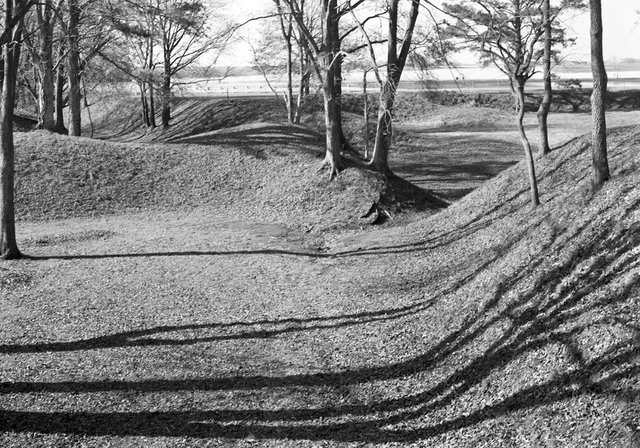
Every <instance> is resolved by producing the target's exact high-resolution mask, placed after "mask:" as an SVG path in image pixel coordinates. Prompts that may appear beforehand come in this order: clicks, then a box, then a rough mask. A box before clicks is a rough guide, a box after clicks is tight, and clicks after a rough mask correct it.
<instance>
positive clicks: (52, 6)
mask: <svg viewBox="0 0 640 448" xmlns="http://www.w3.org/2000/svg"><path fill="white" fill-rule="evenodd" d="M61 3H62V0H42V1H40V2H37V3H36V5H35V8H34V14H33V16H32V17H31V20H30V21H29V23H30V24H31V25H32V29H31V30H29V31H30V32H28V33H26V34H25V43H26V46H27V48H28V49H29V52H30V54H31V59H32V61H33V63H34V66H35V68H36V70H37V75H38V76H37V80H36V83H37V89H38V124H39V125H40V126H41V127H42V128H43V129H47V130H50V131H53V130H55V125H56V122H55V118H54V113H55V85H54V84H55V81H54V45H53V44H54V28H55V24H56V15H57V14H58V13H59V10H60V6H61ZM33 37H35V40H34V39H33Z"/></svg>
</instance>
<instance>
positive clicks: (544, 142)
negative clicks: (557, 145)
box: [537, 0, 553, 154]
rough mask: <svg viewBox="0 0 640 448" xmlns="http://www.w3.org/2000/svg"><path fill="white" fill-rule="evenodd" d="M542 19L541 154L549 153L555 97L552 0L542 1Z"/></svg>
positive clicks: (539, 115)
mask: <svg viewBox="0 0 640 448" xmlns="http://www.w3.org/2000/svg"><path fill="white" fill-rule="evenodd" d="M542 21H543V24H544V55H543V56H542V77H543V82H544V95H543V97H542V102H541V103H540V108H539V109H538V114H537V115H538V129H539V131H540V154H549V153H550V152H551V147H550V146H549V128H548V124H547V119H548V117H549V109H550V108H551V101H552V99H553V88H552V86H551V15H550V0H543V2H542Z"/></svg>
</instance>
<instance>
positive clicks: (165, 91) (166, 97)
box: [162, 62, 171, 128]
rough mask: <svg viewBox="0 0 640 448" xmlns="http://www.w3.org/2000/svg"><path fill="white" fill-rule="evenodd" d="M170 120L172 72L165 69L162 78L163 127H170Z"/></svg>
mask: <svg viewBox="0 0 640 448" xmlns="http://www.w3.org/2000/svg"><path fill="white" fill-rule="evenodd" d="M165 64H166V62H165ZM170 120H171V74H170V73H167V72H166V71H165V74H164V76H163V78H162V127H163V128H168V127H169V121H170Z"/></svg>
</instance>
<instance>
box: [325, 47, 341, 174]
mask: <svg viewBox="0 0 640 448" xmlns="http://www.w3.org/2000/svg"><path fill="white" fill-rule="evenodd" d="M329 57H330V56H329ZM334 81H335V78H334V76H333V70H332V69H330V72H329V73H327V75H326V76H325V79H324V82H323V94H324V121H325V127H326V142H327V149H326V152H325V157H324V160H323V162H322V165H321V166H320V168H321V169H322V168H323V167H327V168H328V169H329V178H333V177H334V176H335V175H337V174H338V172H339V170H340V169H341V168H342V158H341V155H340V147H341V144H342V141H341V136H340V126H339V120H340V113H339V110H338V104H337V101H336V98H335V94H336V92H335V86H334Z"/></svg>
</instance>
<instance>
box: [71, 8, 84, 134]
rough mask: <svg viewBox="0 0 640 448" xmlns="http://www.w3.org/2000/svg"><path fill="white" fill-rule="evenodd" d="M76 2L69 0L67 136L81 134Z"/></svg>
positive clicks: (78, 15)
mask: <svg viewBox="0 0 640 448" xmlns="http://www.w3.org/2000/svg"><path fill="white" fill-rule="evenodd" d="M79 21H80V8H78V0H69V26H68V30H69V53H68V55H67V71H68V72H69V73H68V77H69V135H73V136H76V137H79V136H80V135H81V134H82V108H81V94H80V53H79V50H78V38H79V37H78V22H79Z"/></svg>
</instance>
